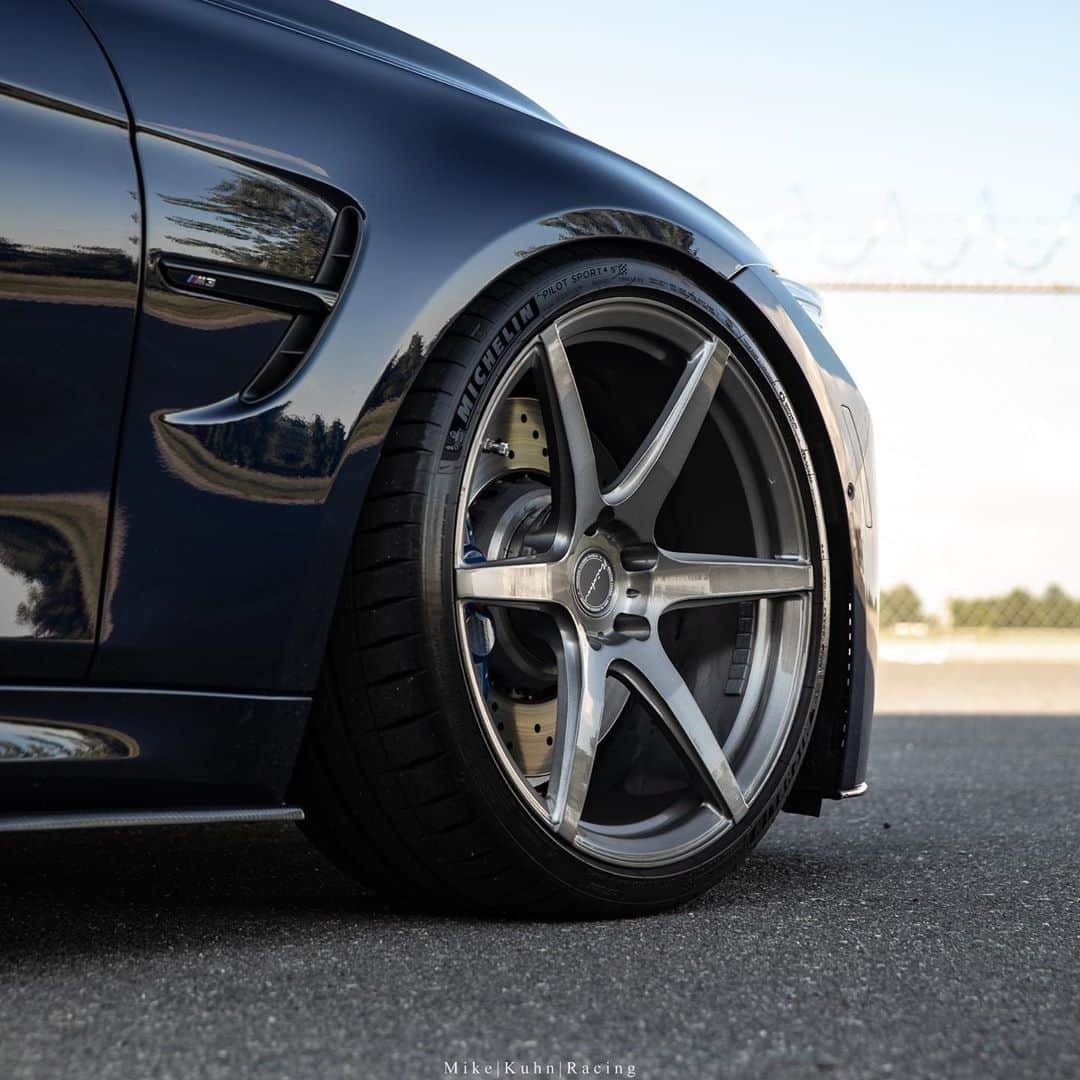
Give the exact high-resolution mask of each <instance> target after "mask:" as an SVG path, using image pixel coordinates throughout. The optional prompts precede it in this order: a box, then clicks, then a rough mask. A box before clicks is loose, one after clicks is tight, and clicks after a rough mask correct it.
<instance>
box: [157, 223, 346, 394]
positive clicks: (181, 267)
mask: <svg viewBox="0 0 1080 1080" xmlns="http://www.w3.org/2000/svg"><path fill="white" fill-rule="evenodd" d="M362 236H363V220H362V218H361V216H360V211H359V210H358V209H357V208H356V207H353V206H347V207H345V208H344V209H342V210H340V211H339V212H338V215H337V217H336V219H335V220H334V227H333V231H332V232H331V234H330V241H329V243H328V244H327V247H326V252H325V253H324V254H323V258H322V262H321V263H320V264H319V269H318V272H317V273H316V275H315V280H314V281H313V282H306V281H295V280H291V279H284V278H279V277H271V276H269V275H263V274H254V273H249V272H246V271H244V272H238V271H235V270H231V269H224V268H221V267H214V266H210V265H199V266H196V265H195V264H193V263H191V262H190V261H188V260H179V259H170V258H169V257H168V256H162V257H161V258H160V259H159V260H158V268H159V271H160V273H161V277H162V280H163V281H164V282H165V284H166V285H167V286H168V287H169V288H170V289H172V290H173V291H174V292H178V293H184V294H186V295H189V296H200V297H214V298H216V299H218V300H232V301H239V302H241V303H245V304H250V305H254V306H256V307H264V308H269V309H271V310H274V311H280V312H286V313H288V314H291V315H292V316H293V319H292V322H290V323H289V328H288V330H286V331H285V336H284V337H283V338H282V339H281V341H280V342H279V343H278V346H277V348H276V349H275V350H274V351H273V353H272V354H271V356H270V359H269V360H267V361H266V363H265V364H263V366H262V367H261V368H260V369H259V371H258V373H257V374H256V375H255V377H254V378H253V379H252V380H251V382H249V383H248V384H247V386H246V387H244V389H243V390H242V391H241V392H240V400H241V401H243V402H244V403H245V404H253V403H254V402H257V401H262V400H263V399H264V398H268V397H270V396H271V395H272V394H276V393H277V392H278V391H279V390H281V389H282V388H283V387H285V386H286V385H287V384H288V383H289V382H290V381H291V380H292V379H293V378H295V377H296V375H297V374H298V373H299V371H300V369H301V368H302V367H303V366H304V363H305V361H306V360H307V358H308V356H309V354H310V353H311V350H312V349H313V348H314V346H315V344H316V342H317V341H318V339H319V336H320V335H321V334H322V332H323V331H324V330H325V328H326V326H327V324H328V323H329V321H330V318H331V316H332V315H333V313H334V309H335V307H336V305H337V302H338V298H339V297H340V295H341V292H342V290H343V289H344V287H345V284H346V282H347V281H348V277H349V271H350V270H351V269H352V266H353V263H354V261H355V259H356V253H357V251H359V249H360V241H361V238H362Z"/></svg>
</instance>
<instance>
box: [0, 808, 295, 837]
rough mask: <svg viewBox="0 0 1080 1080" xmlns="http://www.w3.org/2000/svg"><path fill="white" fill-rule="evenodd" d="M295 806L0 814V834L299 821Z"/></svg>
mask: <svg viewBox="0 0 1080 1080" xmlns="http://www.w3.org/2000/svg"><path fill="white" fill-rule="evenodd" d="M303 820H304V811H303V810H301V809H300V807H299V806H265V807H251V808H250V809H239V810H237V809H231V808H223V809H219V810H216V809H213V808H211V807H206V808H205V809H196V810H126V811H112V810H97V811H92V812H90V813H83V814H71V813H60V814H47V813H45V814H5V815H0V833H6V832H47V831H53V830H56V829H130V828H137V827H139V826H143V825H219V824H221V825H225V824H234V825H235V824H240V823H244V822H260V821H303Z"/></svg>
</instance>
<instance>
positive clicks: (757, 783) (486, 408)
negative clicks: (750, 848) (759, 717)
mask: <svg viewBox="0 0 1080 1080" xmlns="http://www.w3.org/2000/svg"><path fill="white" fill-rule="evenodd" d="M619 306H626V308H627V310H635V311H636V312H637V313H639V314H640V313H641V312H644V311H648V312H650V313H652V314H655V313H660V314H661V315H662V316H663V317H666V318H668V319H673V320H675V322H676V324H679V325H681V326H682V327H683V328H686V327H687V326H688V324H689V326H691V327H693V332H696V333H698V334H700V335H701V336H702V337H703V338H715V337H717V331H716V330H712V329H708V328H707V327H706V326H704V325H703V324H702V323H701V321H700V319H699V318H698V317H695V315H692V314H689V313H688V312H687V311H686V310H684V309H683V307H682V306H680V305H679V304H678V303H677V302H676V300H675V298H674V297H671V298H665V299H657V298H655V297H654V296H651V295H641V294H639V293H638V292H636V291H633V292H630V291H628V292H619V293H616V294H614V295H610V294H609V295H606V296H602V297H598V298H595V299H592V300H586V301H585V302H583V303H578V304H577V305H576V306H572V307H570V308H568V309H563V310H562V311H559V312H555V313H553V314H551V315H550V316H549V317H548V318H546V319H545V320H544V321H543V322H542V323H540V324H538V325H537V328H536V329H535V331H534V333H532V334H531V335H530V337H529V338H528V339H526V340H525V341H524V342H523V343H522V344H521V345H520V347H519V349H518V350H517V352H516V355H514V356H513V357H512V359H511V361H510V363H509V364H508V365H507V367H506V369H505V370H504V371H503V372H502V373H501V374H500V375H499V376H498V378H497V381H495V382H494V384H493V389H492V392H491V393H490V394H489V395H488V397H487V398H486V399H485V400H484V401H483V403H482V406H481V407H480V408H479V409H478V410H477V412H476V421H475V425H476V426H475V427H474V429H473V437H472V438H471V440H470V443H469V448H468V452H467V456H466V459H465V461H464V463H463V467H462V471H461V473H460V475H459V479H458V482H457V487H458V501H457V507H456V511H455V529H454V534H453V535H454V553H455V554H454V560H455V561H454V566H455V567H457V566H458V565H459V560H460V556H459V555H458V553H459V552H460V551H461V550H463V543H464V538H465V531H466V528H465V521H466V516H467V512H468V509H469V506H470V505H471V500H470V499H469V498H468V494H467V493H468V490H469V486H470V482H471V477H472V475H473V472H474V469H475V467H476V461H477V458H478V456H479V453H480V449H481V447H480V443H481V440H480V439H479V438H477V437H476V436H477V434H478V433H479V432H482V431H483V430H484V428H485V426H486V423H487V422H488V418H489V416H490V411H491V409H492V407H493V406H494V405H495V404H497V402H498V401H499V400H500V393H499V389H498V388H499V387H500V386H505V385H511V386H512V385H513V384H514V383H515V382H516V380H517V379H518V377H519V376H520V375H521V374H522V372H523V370H524V369H525V367H526V366H527V364H528V363H529V362H530V360H531V359H532V357H533V353H534V350H535V349H536V348H537V345H538V343H539V341H540V338H541V335H542V334H543V333H544V332H545V331H549V330H550V329H551V328H552V327H555V328H557V329H558V331H559V333H560V334H561V335H562V336H564V337H566V338H567V339H569V341H570V343H573V339H574V336H575V335H574V333H573V325H574V324H575V323H578V322H579V321H581V320H582V319H588V317H589V316H590V315H592V314H594V313H596V312H599V311H602V310H604V309H607V310H609V311H610V310H611V309H613V308H618V307H619ZM701 314H708V313H701ZM726 314H727V313H726V312H725V313H724V315H725V316H726ZM712 317H713V320H714V321H715V322H716V323H717V324H718V325H719V326H720V327H721V331H720V333H721V335H722V336H723V337H725V338H729V339H734V344H735V345H736V346H737V350H738V351H734V350H733V352H732V357H733V359H734V360H735V363H736V366H737V367H738V368H739V369H741V370H742V371H743V372H744V374H745V377H746V378H747V380H748V381H749V383H750V384H751V385H752V386H753V387H754V389H755V390H756V392H757V394H758V397H759V404H760V406H761V408H762V409H763V411H764V415H765V416H766V417H767V419H768V422H769V423H770V424H771V425H772V430H771V434H772V436H773V437H774V438H776V439H777V440H778V442H779V444H780V447H781V456H782V460H783V462H784V465H785V466H786V467H787V468H788V469H789V471H790V473H791V480H792V482H793V486H794V493H795V495H796V501H795V504H796V507H797V510H798V513H799V515H800V516H801V519H802V529H803V544H802V547H803V552H804V554H805V557H806V558H808V559H809V560H810V561H811V562H812V563H814V565H815V586H814V591H813V592H811V593H809V594H807V595H806V596H804V597H803V598H802V599H801V600H800V602H799V603H798V605H797V606H798V608H799V609H800V612H801V616H800V623H801V625H800V628H799V634H798V643H797V652H798V654H799V661H798V671H797V673H796V675H795V677H793V678H792V679H791V680H790V681H789V697H790V700H789V701H788V702H787V703H786V704H785V707H784V714H785V716H784V721H783V723H782V724H781V725H779V726H778V727H777V729H776V731H775V733H774V738H773V740H772V745H771V747H770V749H769V751H768V753H767V755H766V757H767V761H768V766H767V768H765V769H764V770H763V771H760V770H759V774H758V775H757V776H755V778H754V780H753V782H752V783H751V784H750V785H749V786H748V787H747V788H746V789H745V797H746V802H747V803H748V804H750V803H751V802H753V801H755V800H756V799H757V797H758V796H759V795H760V794H761V792H762V791H764V790H765V789H766V788H767V787H768V785H769V782H770V780H771V779H772V778H773V777H774V775H775V773H776V769H777V766H778V765H779V763H780V760H781V759H782V758H783V756H784V754H783V750H784V747H785V745H786V744H787V741H788V739H789V737H790V733H791V728H792V726H793V724H794V721H795V717H796V716H797V715H798V706H799V703H800V701H801V700H802V698H803V695H804V690H805V688H806V686H807V678H806V675H807V672H808V670H809V669H810V666H811V660H812V658H811V656H810V654H809V649H808V645H809V644H810V642H811V641H812V638H813V634H814V630H815V627H814V609H815V607H816V606H817V604H818V603H820V604H821V605H822V607H823V613H822V617H821V622H820V648H819V650H818V656H817V664H816V678H815V688H814V693H813V695H812V698H811V701H810V703H809V712H810V716H809V719H808V722H810V720H812V718H813V714H814V712H815V711H816V708H817V704H818V700H819V698H820V688H821V683H822V674H823V671H824V658H825V656H826V655H827V647H828V625H829V620H828V607H829V604H828V598H829V585H830V582H829V574H828V559H827V554H826V549H825V547H824V543H825V540H824V538H825V530H824V519H823V515H822V512H821V504H820V497H819V495H818V490H817V484H816V478H815V476H814V472H813V469H812V466H811V464H810V460H809V456H808V453H807V445H806V441H805V439H804V437H803V435H802V431H801V428H800V426H799V424H798V421H797V419H796V418H795V416H794V413H793V412H792V409H791V406H790V403H789V402H788V399H787V396H786V394H785V393H784V391H783V389H782V386H781V384H780V381H779V379H778V378H777V376H776V375H775V373H774V371H773V369H772V367H771V365H769V363H768V361H767V360H766V359H765V357H764V356H763V355H762V354H761V352H760V350H759V349H758V348H757V346H756V345H755V344H754V343H753V341H752V339H750V338H749V336H748V335H747V334H746V332H745V331H744V330H743V329H742V328H741V327H739V326H738V325H737V324H735V323H734V321H733V320H731V318H730V316H727V317H726V318H720V317H717V316H716V315H713V316H712ZM748 361H750V362H752V363H753V364H754V365H756V366H757V367H758V368H759V369H760V372H761V373H762V374H763V375H764V377H765V380H766V381H767V383H768V384H769V386H770V388H771V389H772V391H773V394H774V395H775V396H776V398H777V401H776V403H775V404H774V405H770V403H769V400H768V394H767V392H766V391H765V390H763V389H762V387H760V386H759V385H757V384H756V382H755V380H754V379H752V378H751V377H750V373H749V371H748V370H747V367H748ZM777 411H779V412H781V413H783V415H784V417H785V419H786V421H787V423H788V425H789V426H790V429H791V433H792V435H793V436H794V441H795V443H796V447H795V448H793V447H792V446H791V445H789V443H788V441H787V439H786V438H785V436H784V434H783V430H782V428H783V422H782V421H781V420H780V418H779V417H778V416H777ZM799 457H801V465H802V469H803V470H804V473H805V477H806V484H805V485H804V484H803V482H802V478H801V476H800V474H799V471H798V465H799V464H800V462H799V460H798V458H799ZM804 486H805V487H806V489H807V490H806V491H804V490H803V488H804ZM807 494H808V495H809V498H808V499H806V498H804V497H803V496H805V495H807ZM807 503H809V505H807ZM811 511H812V512H811ZM811 518H813V523H814V526H815V528H816V535H817V537H818V538H819V542H820V548H819V553H818V554H819V559H820V561H816V560H815V559H814V556H813V554H812V553H811V551H810V547H811V541H810V528H809V526H810V519H811ZM588 553H589V552H588V551H584V552H582V553H581V554H580V555H579V556H578V560H579V561H580V559H582V558H584V557H585V555H586V554H588ZM575 571H576V566H575ZM452 591H453V606H454V609H455V612H454V615H455V617H454V624H455V628H456V631H457V636H458V649H457V653H458V656H459V660H460V663H461V667H462V672H463V674H464V676H465V678H466V682H467V684H468V686H469V690H470V694H469V697H470V703H471V705H472V708H473V711H474V714H475V715H476V718H477V721H478V723H479V724H480V726H481V728H482V730H483V731H484V734H485V736H486V742H487V744H488V746H489V749H491V750H492V751H493V752H494V754H495V757H496V760H497V762H498V764H499V766H500V769H501V772H502V774H503V777H504V779H508V780H509V781H510V783H511V786H512V788H513V789H514V790H515V791H516V792H517V794H518V795H519V796H520V797H521V799H522V800H523V801H524V802H525V803H526V805H527V806H528V808H529V809H530V810H531V811H532V812H533V814H534V816H535V817H537V818H538V819H539V820H538V822H537V824H539V826H540V828H541V829H542V830H543V833H544V835H545V836H547V837H549V838H550V839H552V840H558V839H561V838H559V837H558V835H557V834H556V833H555V832H554V831H553V830H552V829H551V828H550V821H549V820H548V810H547V806H546V803H545V801H544V800H543V799H542V798H541V797H540V795H539V794H538V792H537V790H536V789H535V788H533V787H532V785H531V784H530V783H529V781H528V779H527V778H526V777H525V776H524V775H523V773H522V772H521V770H520V769H519V768H518V765H517V763H516V762H515V760H514V759H513V757H512V756H511V755H510V753H509V752H508V751H507V748H506V746H505V744H504V742H503V740H502V739H501V738H500V737H499V735H498V733H497V732H496V730H495V725H494V721H493V718H492V717H491V715H490V714H489V712H488V711H487V709H486V708H485V707H484V705H483V700H484V699H483V693H482V690H481V687H480V685H479V681H478V677H477V673H476V669H475V666H474V665H473V664H472V663H470V662H469V659H468V651H467V637H466V626H465V613H466V608H467V605H468V603H469V601H468V600H467V599H460V598H459V597H458V596H457V594H456V586H452ZM575 592H576V590H575ZM575 599H577V598H576V597H575ZM762 602H764V601H762ZM794 606H796V605H794V604H791V605H789V607H794ZM585 614H586V617H588V613H587V612H586V613H585ZM789 636H790V635H789ZM740 715H741V710H740ZM706 810H708V811H712V812H713V814H714V815H715V817H716V821H717V824H716V825H715V827H713V828H711V829H706V830H703V831H702V832H701V834H700V835H699V836H698V837H696V838H694V839H691V840H687V841H683V842H680V843H679V844H677V845H676V846H674V847H672V848H670V849H664V850H663V851H662V852H660V853H659V854H658V855H656V856H653V855H650V854H649V853H648V852H642V853H640V854H635V853H630V852H623V853H621V854H616V853H615V852H614V851H612V850H611V848H610V847H607V848H605V847H604V846H603V845H602V844H598V843H596V842H595V840H594V836H593V834H595V836H596V837H601V836H603V835H604V834H605V833H606V832H608V829H607V827H605V826H590V825H589V824H588V823H587V822H582V827H581V829H580V830H579V832H578V834H577V835H576V836H575V838H574V840H573V843H572V845H567V844H566V843H565V841H563V843H562V844H560V846H562V847H564V848H566V849H567V850H573V851H575V852H576V853H578V854H582V855H588V856H591V857H593V858H594V859H598V860H599V861H601V862H603V863H604V864H605V865H606V866H607V867H608V869H619V868H621V869H624V870H632V869H637V868H642V869H644V868H655V869H661V868H670V867H671V866H672V864H673V863H677V862H680V861H682V860H685V859H687V858H689V857H691V856H692V855H694V854H696V853H697V852H698V851H700V850H701V849H702V848H705V847H708V846H710V845H712V844H714V843H715V841H716V840H717V839H718V838H719V837H720V836H722V835H726V834H729V833H732V832H733V831H735V830H737V829H740V828H741V827H742V826H744V825H746V824H747V821H749V820H753V819H752V818H751V815H750V814H747V815H746V819H747V820H746V821H742V822H735V821H733V820H732V819H730V818H728V817H726V816H724V815H723V814H718V813H716V811H715V810H714V808H713V807H712V806H711V804H710V803H708V802H705V801H702V802H701V803H700V804H699V806H698V807H697V808H696V809H695V810H694V811H693V813H692V814H691V815H690V817H695V816H698V815H699V814H700V813H701V812H703V811H706ZM635 824H636V823H635ZM615 828H616V829H617V828H618V827H617V826H616V827H615Z"/></svg>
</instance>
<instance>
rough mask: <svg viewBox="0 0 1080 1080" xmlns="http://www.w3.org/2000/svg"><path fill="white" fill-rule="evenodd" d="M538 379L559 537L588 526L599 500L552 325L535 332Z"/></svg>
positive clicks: (589, 448) (581, 420) (573, 390)
mask: <svg viewBox="0 0 1080 1080" xmlns="http://www.w3.org/2000/svg"><path fill="white" fill-rule="evenodd" d="M539 369H540V382H541V384H542V385H543V387H544V390H545V393H544V403H543V404H544V420H545V423H546V425H547V428H548V444H549V448H550V451H551V454H552V457H553V458H554V465H555V472H556V475H555V488H554V491H553V500H552V501H553V506H554V511H555V513H554V521H555V526H556V529H557V531H558V532H559V534H561V536H562V537H563V539H564V541H566V540H568V539H569V538H570V537H573V536H580V535H581V533H583V532H584V531H585V529H587V528H588V527H589V526H590V525H592V524H593V523H594V522H595V521H596V518H597V516H598V515H599V513H600V511H601V510H602V509H603V501H602V499H601V497H600V482H599V480H598V479H597V472H596V456H595V452H594V450H593V444H592V435H591V434H590V432H589V425H588V422H587V420H586V419H585V410H584V409H583V408H582V404H581V395H580V394H579V392H578V386H577V382H576V381H575V379H574V373H573V371H572V370H571V369H570V360H569V357H567V355H566V348H565V347H564V345H563V342H562V338H561V337H559V329H558V327H557V326H550V327H548V329H547V330H545V331H544V332H543V333H542V334H541V335H540V363H539Z"/></svg>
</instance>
